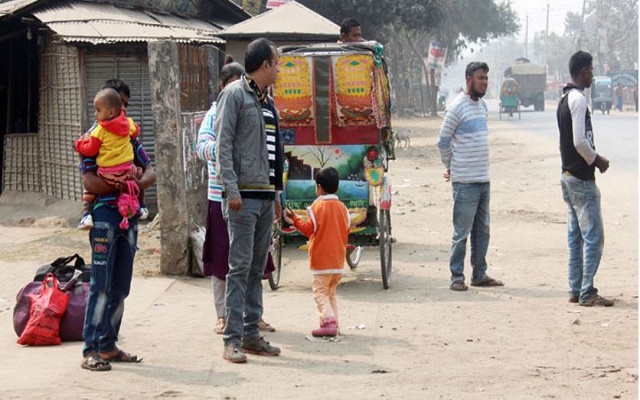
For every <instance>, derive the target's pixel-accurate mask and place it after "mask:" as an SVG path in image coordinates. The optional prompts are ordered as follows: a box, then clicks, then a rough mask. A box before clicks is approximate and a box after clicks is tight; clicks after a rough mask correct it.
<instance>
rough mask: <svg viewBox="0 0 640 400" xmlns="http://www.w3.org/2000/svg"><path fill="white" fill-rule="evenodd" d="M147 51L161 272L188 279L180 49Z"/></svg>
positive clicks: (166, 46)
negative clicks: (159, 230)
mask: <svg viewBox="0 0 640 400" xmlns="http://www.w3.org/2000/svg"><path fill="white" fill-rule="evenodd" d="M147 49H148V54H149V77H150V80H151V82H150V88H151V97H152V102H153V130H154V132H155V135H156V138H155V139H156V160H155V161H156V167H157V187H158V211H159V213H160V216H161V232H160V244H161V246H162V253H161V255H160V272H161V273H163V274H168V275H186V274H187V273H188V272H189V254H190V252H189V227H190V225H189V215H188V212H187V206H186V188H185V181H186V171H185V168H183V162H184V160H183V154H184V153H183V148H182V146H183V141H182V136H181V132H182V127H181V109H180V66H179V62H178V47H177V45H176V43H175V42H172V41H169V40H166V41H161V42H150V43H149V44H148V47H147Z"/></svg>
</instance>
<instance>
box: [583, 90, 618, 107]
mask: <svg viewBox="0 0 640 400" xmlns="http://www.w3.org/2000/svg"><path fill="white" fill-rule="evenodd" d="M587 87H589V86H587ZM613 94H614V96H615V98H616V108H617V109H618V111H622V85H621V84H620V83H618V84H617V85H616V87H615V89H614V90H613Z"/></svg>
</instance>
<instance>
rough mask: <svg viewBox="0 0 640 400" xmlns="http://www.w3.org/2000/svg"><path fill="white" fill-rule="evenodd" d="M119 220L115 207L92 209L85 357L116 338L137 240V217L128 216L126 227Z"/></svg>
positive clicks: (113, 343)
mask: <svg viewBox="0 0 640 400" xmlns="http://www.w3.org/2000/svg"><path fill="white" fill-rule="evenodd" d="M121 220H122V217H121V216H120V213H119V212H118V210H117V209H115V208H111V207H107V206H102V207H98V208H97V209H95V210H94V211H93V223H94V228H93V229H92V230H91V232H90V233H89V241H90V243H91V262H92V264H93V266H92V267H91V284H90V289H89V298H88V299H87V311H86V314H85V318H84V329H83V336H84V348H83V349H82V353H83V355H84V356H87V355H88V354H89V353H92V352H100V353H106V352H110V351H112V350H114V349H115V347H116V342H117V341H118V333H119V332H120V323H121V322H122V314H123V313H124V299H125V298H126V297H127V296H128V295H129V290H130V288H131V277H132V273H133V259H134V257H135V254H136V243H137V242H138V219H137V218H131V219H129V229H127V230H122V229H120V228H119V227H118V224H119V223H120V221H121Z"/></svg>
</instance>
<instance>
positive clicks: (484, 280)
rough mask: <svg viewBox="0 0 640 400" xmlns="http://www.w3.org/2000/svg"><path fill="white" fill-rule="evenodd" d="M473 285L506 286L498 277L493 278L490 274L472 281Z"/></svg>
mask: <svg viewBox="0 0 640 400" xmlns="http://www.w3.org/2000/svg"><path fill="white" fill-rule="evenodd" d="M471 286H478V287H493V286H504V283H503V282H502V281H499V280H497V279H493V278H492V277H490V276H489V275H485V276H484V278H482V279H480V280H479V281H477V282H471Z"/></svg>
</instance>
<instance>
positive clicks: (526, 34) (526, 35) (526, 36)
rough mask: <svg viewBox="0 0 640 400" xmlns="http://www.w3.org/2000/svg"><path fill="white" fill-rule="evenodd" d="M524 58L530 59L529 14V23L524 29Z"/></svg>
mask: <svg viewBox="0 0 640 400" xmlns="http://www.w3.org/2000/svg"><path fill="white" fill-rule="evenodd" d="M524 56H525V57H527V58H529V14H527V23H526V25H525V28H524Z"/></svg>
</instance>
